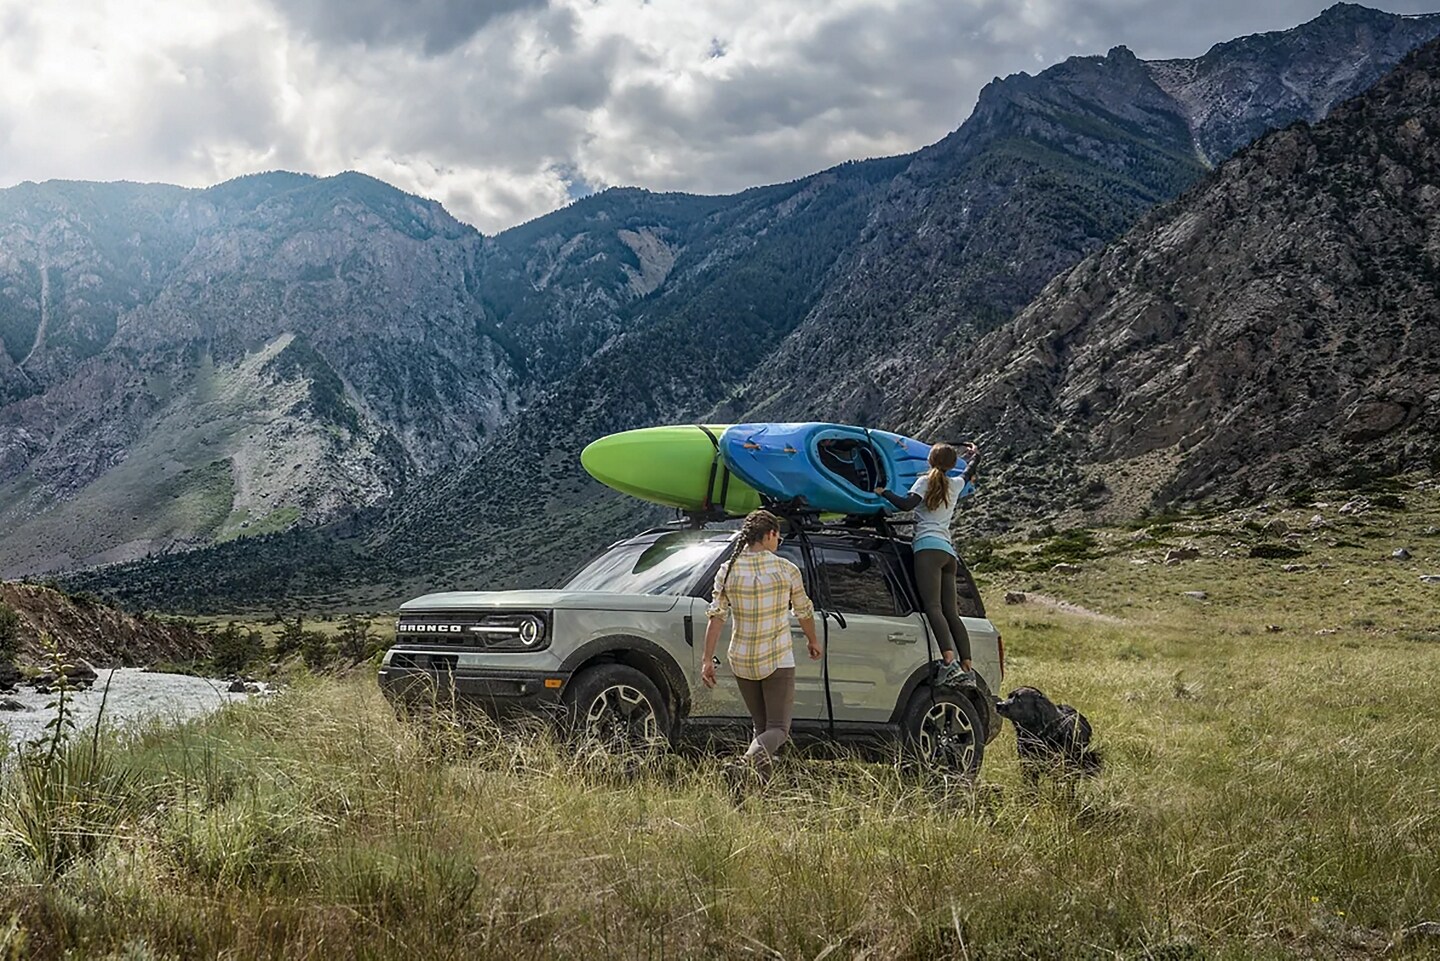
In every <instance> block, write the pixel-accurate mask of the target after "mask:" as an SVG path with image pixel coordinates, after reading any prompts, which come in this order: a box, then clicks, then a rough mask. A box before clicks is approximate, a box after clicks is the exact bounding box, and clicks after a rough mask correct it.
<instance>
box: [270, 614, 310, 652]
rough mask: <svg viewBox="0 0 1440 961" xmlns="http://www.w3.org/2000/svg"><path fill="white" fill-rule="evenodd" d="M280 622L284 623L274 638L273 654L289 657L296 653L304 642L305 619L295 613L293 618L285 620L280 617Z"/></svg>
mask: <svg viewBox="0 0 1440 961" xmlns="http://www.w3.org/2000/svg"><path fill="white" fill-rule="evenodd" d="M280 623H281V624H283V625H285V626H284V627H283V628H281V629H280V636H279V637H277V638H276V639H275V656H276V657H289V656H290V655H292V654H298V653H299V652H300V648H301V647H302V646H303V645H304V643H305V619H304V618H303V617H301V616H300V615H298V614H297V615H295V620H293V621H287V620H285V619H284V618H281V620H280Z"/></svg>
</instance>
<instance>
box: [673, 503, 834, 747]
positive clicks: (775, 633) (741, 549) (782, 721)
mask: <svg viewBox="0 0 1440 961" xmlns="http://www.w3.org/2000/svg"><path fill="white" fill-rule="evenodd" d="M779 548H780V518H778V517H776V516H775V515H774V514H772V513H770V512H769V511H763V510H762V511H753V512H751V513H750V515H749V516H747V517H746V518H745V523H744V525H743V526H741V528H740V533H739V534H738V535H736V537H735V549H734V550H733V551H732V552H731V554H730V559H729V560H728V561H726V562H725V563H724V564H722V565H720V570H719V572H718V573H716V575H715V593H714V596H713V599H712V600H711V602H710V608H709V610H708V611H707V613H708V614H709V618H710V623H709V625H708V627H707V628H706V630H705V657H704V659H703V661H702V662H701V667H700V680H701V681H702V682H703V683H704V684H705V686H706V687H714V686H715V648H716V646H717V645H718V644H719V641H720V632H721V631H722V630H723V629H724V625H725V621H726V620H729V619H731V616H732V615H733V619H734V626H733V628H732V630H731V632H730V649H729V658H730V670H731V671H732V672H733V673H734V674H735V682H736V683H737V684H738V685H739V686H740V696H741V697H743V698H744V699H745V706H746V707H747V708H749V710H750V718H751V720H752V721H754V724H755V739H754V740H753V741H751V742H750V749H749V750H747V751H746V752H745V757H746V759H747V760H749V761H751V762H753V763H754V764H756V765H757V766H758V768H759V769H760V771H761V773H762V774H763V773H768V772H769V769H770V759H771V758H773V757H774V756H775V753H776V752H777V751H779V750H780V746H781V745H782V744H784V743H785V741H786V740H787V739H788V738H789V737H790V717H791V715H792V714H794V712H795V649H794V646H793V642H792V641H791V640H790V612H791V611H794V613H795V616H796V617H797V618H799V620H800V629H801V630H803V631H804V632H805V639H806V640H807V641H808V642H809V649H810V659H811V660H818V659H819V658H820V654H821V651H820V642H819V640H817V639H816V637H815V605H814V604H812V603H811V602H810V598H809V597H808V596H807V595H806V594H805V584H804V582H803V581H802V580H801V579H800V568H798V567H796V566H795V565H794V564H792V563H790V562H789V561H787V560H785V558H783V557H780V556H779V555H778V554H776V553H775V552H776V551H777V550H778V549H779Z"/></svg>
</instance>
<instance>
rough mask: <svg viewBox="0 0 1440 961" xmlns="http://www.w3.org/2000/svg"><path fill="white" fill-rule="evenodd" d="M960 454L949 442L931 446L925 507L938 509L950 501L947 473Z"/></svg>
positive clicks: (926, 477)
mask: <svg viewBox="0 0 1440 961" xmlns="http://www.w3.org/2000/svg"><path fill="white" fill-rule="evenodd" d="M957 457H958V455H957V454H956V453H955V448H953V447H951V446H950V445H949V444H936V445H935V446H934V447H932V448H930V456H929V458H928V463H929V464H930V470H929V472H928V473H926V475H925V509H926V510H931V511H938V510H939V509H940V508H942V507H944V506H945V505H946V504H947V503H949V501H950V478H949V477H947V476H946V473H947V472H948V471H949V470H950V469H951V468H953V467H954V466H955V461H956V459H957Z"/></svg>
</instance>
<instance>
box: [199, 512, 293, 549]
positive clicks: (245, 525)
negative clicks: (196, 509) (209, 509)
mask: <svg viewBox="0 0 1440 961" xmlns="http://www.w3.org/2000/svg"><path fill="white" fill-rule="evenodd" d="M299 519H300V508H298V507H289V506H286V507H279V508H276V509H275V510H273V511H270V512H269V513H268V514H264V515H262V516H260V517H258V518H254V517H251V516H250V511H249V510H247V509H245V508H239V509H237V510H234V511H232V512H231V513H230V516H229V517H227V518H226V519H225V523H224V524H223V525H221V527H220V533H219V536H217V537H216V538H215V543H217V544H223V543H225V542H226V541H233V540H235V539H236V538H238V537H258V536H260V535H261V534H275V533H278V532H279V531H284V530H289V529H290V528H291V527H292V526H293V525H294V524H295V522H296V521H298V520H299Z"/></svg>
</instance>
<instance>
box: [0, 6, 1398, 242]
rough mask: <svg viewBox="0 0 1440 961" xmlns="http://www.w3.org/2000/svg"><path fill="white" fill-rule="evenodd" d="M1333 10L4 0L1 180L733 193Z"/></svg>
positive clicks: (464, 201) (507, 213) (489, 192)
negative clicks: (351, 182) (1107, 57)
mask: <svg viewBox="0 0 1440 961" xmlns="http://www.w3.org/2000/svg"><path fill="white" fill-rule="evenodd" d="M1323 6H1324V3H1323V2H1314V0H1280V2H1276V3H1271V4H1265V5H1260V4H1255V3H1253V2H1249V0H1245V2H1241V0H1217V2H1216V3H1212V4H1209V5H1205V6H1204V7H1203V8H1201V7H1199V6H1196V5H1177V4H1168V3H1163V2H1161V0H785V2H774V3H765V4H755V3H753V2H752V0H743V2H742V0H707V2H705V3H695V2H693V0H650V2H646V0H549V2H548V4H547V3H546V2H545V0H489V2H486V3H474V2H470V0H417V2H410V3H398V2H387V0H345V2H341V0H223V2H222V0H89V2H83V3H72V4H33V3H29V2H25V0H0V131H3V133H0V136H3V137H4V142H3V148H4V149H3V150H0V184H12V183H16V182H19V181H20V180H25V179H33V180H43V179H48V178H52V177H68V178H80V179H94V180H114V179H133V180H159V181H168V182H172V183H181V184H186V185H192V186H197V185H205V184H210V183H214V182H216V181H219V180H223V179H226V178H228V177H232V176H236V175H239V174H243V173H250V172H254V171H257V170H265V169H274V168H287V169H296V170H305V171H310V172H314V173H320V174H328V173H335V172H338V171H340V170H344V169H351V168H353V169H358V170H362V171H364V172H366V173H369V174H372V175H374V176H377V177H380V178H382V179H384V180H387V181H389V182H391V183H394V184H396V185H397V186H400V187H402V188H404V189H407V190H411V191H414V192H416V193H420V194H423V195H426V196H430V197H434V198H435V199H437V200H440V201H441V202H443V203H444V204H445V205H446V206H447V207H448V208H449V209H450V210H451V211H452V212H454V213H455V214H456V215H457V216H460V217H462V218H464V219H467V220H470V221H471V222H472V223H474V224H476V226H478V227H480V228H481V229H482V230H486V231H495V230H498V229H501V228H503V227H506V226H510V225H512V224H515V223H518V222H520V221H522V220H525V219H527V218H530V217H533V216H536V215H538V214H541V213H544V212H546V211H548V210H551V209H554V208H555V207H557V206H559V205H561V204H563V203H565V202H566V201H567V200H568V199H569V198H570V197H572V196H574V195H575V194H576V193H577V192H579V191H583V190H584V189H587V188H588V187H593V186H603V185H608V184H635V185H639V186H644V187H649V188H652V189H657V190H687V191H694V192H706V193H714V192H729V191H734V190H739V189H743V188H745V187H748V186H752V185H755V184H760V183H769V182H774V181H777V180H785V179H790V178H794V177H799V176H803V175H805V174H808V173H811V172H814V171H816V170H819V169H821V168H823V167H826V166H829V165H831V164H834V163H838V162H840V161H843V160H847V159H852V158H858V157H868V156H879V155H885V154H894V153H900V152H905V151H909V150H913V149H916V148H918V147H920V146H923V145H924V144H927V143H931V142H933V141H935V140H937V139H939V138H940V137H942V136H944V135H945V134H946V133H947V132H949V131H950V130H953V129H954V128H955V127H957V126H959V124H960V123H961V121H963V120H964V118H965V116H966V115H967V114H968V113H969V111H970V108H971V106H972V105H973V103H974V99H975V96H976V94H977V93H978V91H979V89H980V87H981V86H983V85H984V84H985V83H986V82H987V81H988V80H990V79H991V77H993V76H996V75H1005V74H1008V73H1012V72H1015V71H1018V70H1027V71H1029V72H1031V73H1034V72H1036V71H1038V70H1039V69H1043V68H1044V67H1045V66H1046V65H1048V64H1050V63H1052V62H1055V61H1057V60H1060V59H1063V58H1064V57H1066V56H1069V55H1072V54H1075V53H1103V52H1104V51H1105V50H1106V49H1108V48H1109V47H1111V46H1113V45H1115V44H1117V43H1125V44H1128V45H1129V46H1130V47H1131V48H1132V49H1133V50H1134V51H1135V52H1136V53H1137V54H1138V55H1139V56H1142V57H1170V56H1196V55H1199V54H1201V53H1203V52H1204V51H1205V50H1206V49H1207V48H1208V47H1209V46H1210V45H1211V44H1212V43H1214V42H1217V41H1220V40H1225V39H1229V38H1231V37H1233V36H1237V35H1241V34H1244V33H1250V32H1254V31H1257V30H1263V29H1279V28H1284V27H1287V26H1291V25H1293V24H1295V23H1298V22H1300V21H1302V20H1305V19H1308V18H1310V17H1311V16H1314V15H1315V14H1316V13H1318V12H1319V10H1320V9H1322V7H1323ZM1422 9H1424V8H1423V5H1422V6H1416V7H1404V8H1401V9H1400V10H1399V11H1398V12H1416V11H1417V10H1422Z"/></svg>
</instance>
